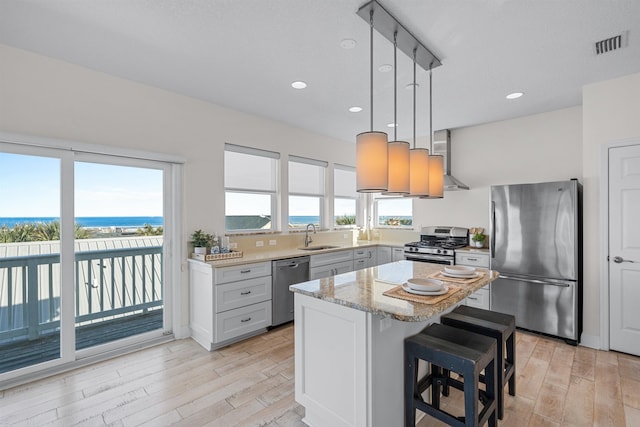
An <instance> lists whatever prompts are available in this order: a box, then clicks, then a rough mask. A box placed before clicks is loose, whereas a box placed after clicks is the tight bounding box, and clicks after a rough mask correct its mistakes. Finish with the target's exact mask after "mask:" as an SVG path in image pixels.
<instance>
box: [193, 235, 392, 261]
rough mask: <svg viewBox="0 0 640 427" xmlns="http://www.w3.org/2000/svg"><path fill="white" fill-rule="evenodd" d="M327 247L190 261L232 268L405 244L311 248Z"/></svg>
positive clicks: (364, 243)
mask: <svg viewBox="0 0 640 427" xmlns="http://www.w3.org/2000/svg"><path fill="white" fill-rule="evenodd" d="M325 245H326V246H335V247H333V248H330V249H321V250H317V251H305V250H302V249H298V248H287V249H274V250H268V251H262V252H251V253H246V252H245V253H244V254H243V256H242V257H241V258H230V259H223V260H217V261H207V262H205V261H199V260H195V259H192V258H189V261H190V262H198V263H205V264H209V265H211V266H212V267H231V266H234V265H243V264H250V263H253V262H263V261H274V260H279V259H287V258H295V257H300V256H307V255H318V254H324V253H328V252H337V251H343V250H347V249H359V248H369V247H375V246H392V247H402V246H404V243H398V242H387V241H382V240H358V241H357V242H355V243H344V242H340V243H336V244H332V243H317V244H316V243H314V244H312V245H311V246H312V247H313V246H325Z"/></svg>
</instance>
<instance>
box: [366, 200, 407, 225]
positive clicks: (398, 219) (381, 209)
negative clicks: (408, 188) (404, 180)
mask: <svg viewBox="0 0 640 427" xmlns="http://www.w3.org/2000/svg"><path fill="white" fill-rule="evenodd" d="M374 218H375V223H374V227H412V226H413V200H412V199H410V198H408V197H397V196H384V195H381V194H376V196H375V199H374Z"/></svg>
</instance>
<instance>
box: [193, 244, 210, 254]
mask: <svg viewBox="0 0 640 427" xmlns="http://www.w3.org/2000/svg"><path fill="white" fill-rule="evenodd" d="M193 252H194V253H196V254H199V255H206V254H207V247H206V246H196V247H195V248H193Z"/></svg>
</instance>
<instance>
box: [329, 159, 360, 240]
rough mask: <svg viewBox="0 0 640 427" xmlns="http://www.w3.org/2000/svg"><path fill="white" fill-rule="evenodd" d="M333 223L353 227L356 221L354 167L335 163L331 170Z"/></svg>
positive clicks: (356, 199) (356, 206)
mask: <svg viewBox="0 0 640 427" xmlns="http://www.w3.org/2000/svg"><path fill="white" fill-rule="evenodd" d="M333 195H334V198H333V225H334V227H354V226H355V225H356V223H357V220H356V218H357V215H356V213H357V211H358V193H357V192H356V169H355V168H353V167H350V166H342V165H335V166H334V170H333Z"/></svg>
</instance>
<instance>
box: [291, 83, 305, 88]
mask: <svg viewBox="0 0 640 427" xmlns="http://www.w3.org/2000/svg"><path fill="white" fill-rule="evenodd" d="M291 87H292V88H294V89H304V88H305V87H307V84H306V83H305V82H302V81H298V82H293V83H291Z"/></svg>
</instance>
